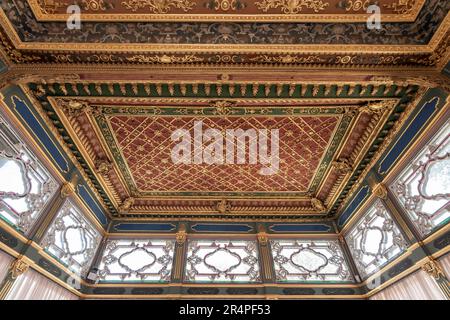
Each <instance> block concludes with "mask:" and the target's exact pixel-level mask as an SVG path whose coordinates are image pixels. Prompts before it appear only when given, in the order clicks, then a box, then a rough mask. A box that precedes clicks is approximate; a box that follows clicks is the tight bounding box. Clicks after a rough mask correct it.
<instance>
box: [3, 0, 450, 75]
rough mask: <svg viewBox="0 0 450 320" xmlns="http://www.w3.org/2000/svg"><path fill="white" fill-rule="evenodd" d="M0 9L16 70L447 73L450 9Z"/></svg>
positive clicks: (238, 4) (233, 5)
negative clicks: (283, 68)
mask: <svg viewBox="0 0 450 320" xmlns="http://www.w3.org/2000/svg"><path fill="white" fill-rule="evenodd" d="M72 3H74V2H73V1H72V0H15V1H2V2H1V9H2V10H0V21H1V26H2V29H3V30H2V32H0V35H1V38H2V39H1V40H2V44H3V49H4V51H5V52H6V54H7V55H8V56H9V57H10V59H11V60H12V61H13V62H16V63H91V64H116V65H117V64H120V65H122V64H127V65H129V64H138V65H154V64H165V65H192V64H199V65H207V64H214V65H217V64H221V65H250V64H251V65H276V66H278V65H293V66H305V67H308V68H309V67H312V68H323V67H329V66H333V67H344V68H348V67H364V68H370V67H378V68H383V67H386V68H391V67H398V68H402V67H403V68H404V67H408V68H411V67H418V68H424V67H428V68H433V69H436V68H437V69H442V68H443V66H444V65H445V63H446V62H447V61H448V54H449V53H448V47H449V41H450V40H449V39H450V36H449V27H450V16H449V14H448V12H449V9H450V2H449V1H447V0H380V1H377V4H378V5H379V6H380V9H381V28H380V29H370V28H368V27H367V23H366V20H367V17H368V15H367V14H366V13H364V12H365V10H366V9H365V8H367V6H368V5H369V4H372V2H371V1H370V0H367V1H366V0H361V1H360V0H348V1H347V0H307V1H306V0H305V1H266V0H261V1H246V0H236V1H215V0H183V1H151V0H142V1H141V0H127V1H124V0H117V1H116V0H113V1H101V0H79V1H75V3H78V4H79V5H80V7H81V26H80V28H79V29H73V30H70V29H69V28H68V27H67V23H66V19H67V14H65V13H64V12H66V10H67V5H69V4H72Z"/></svg>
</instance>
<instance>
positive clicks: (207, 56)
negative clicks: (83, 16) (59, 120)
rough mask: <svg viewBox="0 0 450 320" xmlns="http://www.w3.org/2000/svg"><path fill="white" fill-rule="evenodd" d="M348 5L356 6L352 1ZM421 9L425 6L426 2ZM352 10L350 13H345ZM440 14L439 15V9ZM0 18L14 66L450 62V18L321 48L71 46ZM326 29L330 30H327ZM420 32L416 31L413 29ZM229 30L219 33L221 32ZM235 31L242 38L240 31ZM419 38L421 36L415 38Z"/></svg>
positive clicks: (405, 64) (290, 45) (395, 6)
mask: <svg viewBox="0 0 450 320" xmlns="http://www.w3.org/2000/svg"><path fill="white" fill-rule="evenodd" d="M21 1H24V0H21ZM433 1H437V0H433ZM280 3H281V2H280ZM415 3H416V2H415ZM352 4H353V5H354V6H356V2H352ZM386 5H387V6H391V7H392V10H394V11H398V12H402V11H404V9H405V8H409V7H410V6H409V2H398V3H397V2H392V3H389V4H386ZM97 7H98V6H97ZM400 8H402V9H400ZM424 8H428V7H426V5H425V4H424ZM430 8H431V7H430ZM435 8H437V7H435ZM278 9H279V8H278ZM278 9H277V10H278ZM274 10H275V9H274ZM351 10H352V9H349V11H351ZM423 10H425V9H423ZM439 12H442V10H440V11H439ZM383 17H384V19H385V18H386V16H385V15H384V16H383ZM0 20H1V22H2V26H4V32H0V36H1V39H2V42H3V47H4V48H3V50H4V51H5V52H6V53H7V54H8V55H9V57H10V59H11V60H12V61H13V62H14V63H18V64H21V63H25V62H26V63H42V64H46V63H51V64H67V63H68V64H74V63H89V64H93V65H95V64H116V65H127V64H147V65H148V64H150V65H153V64H157V65H159V64H167V65H174V66H183V65H191V64H196V65H225V66H232V65H240V66H242V65H267V66H273V67H278V66H280V65H291V66H303V67H305V68H308V69H311V68H312V69H320V68H324V67H332V68H336V67H337V68H343V69H346V68H351V69H356V68H373V69H380V70H381V69H383V68H386V67H391V68H399V69H401V68H405V67H406V68H423V67H426V68H429V69H439V70H440V69H442V68H443V67H444V66H445V64H446V62H447V61H448V59H449V52H448V50H447V48H448V41H449V40H448V39H449V38H450V37H449V36H448V32H449V31H448V30H449V27H450V16H449V15H447V17H445V18H444V19H443V21H442V23H440V24H439V26H438V27H437V29H436V30H435V31H433V32H431V31H430V32H428V35H430V34H433V37H431V39H430V41H428V43H423V42H421V43H420V44H419V43H416V44H406V43H402V44H390V45H387V44H385V42H383V43H377V42H374V43H371V44H366V43H358V44H356V43H345V44H344V43H342V44H338V43H337V42H336V41H327V42H326V43H324V44H320V45H315V44H312V42H308V44H298V45H296V44H293V43H291V42H289V43H285V44H276V45H274V44H272V43H273V42H270V43H267V44H249V43H245V41H244V42H243V41H239V42H238V44H233V43H222V44H213V43H195V44H190V43H185V42H184V43H177V44H173V43H165V44H161V43H160V42H159V43H150V42H149V41H146V43H126V44H120V43H111V42H109V43H101V41H95V43H93V42H91V43H71V42H70V41H67V42H66V43H58V42H47V41H44V42H42V41H41V42H36V43H33V42H31V41H23V40H21V39H20V37H19V36H18V34H17V32H16V30H15V29H14V27H13V26H12V25H11V23H10V21H9V20H8V18H7V17H6V16H5V14H4V12H3V11H0ZM64 21H65V19H64ZM427 25H430V24H427ZM226 28H228V26H227V27H226ZM330 28H334V27H331V26H330ZM422 29H423V28H421V27H420V28H416V29H415V30H422ZM216 31H217V30H216ZM217 32H218V31H217ZM227 32H228V31H223V33H227ZM339 32H340V31H339ZM339 32H338V31H337V35H336V36H337V37H338V38H339V39H341V38H342V37H343V35H341V34H340V33H339ZM219 33H220V32H219ZM234 33H235V34H237V33H238V34H241V33H242V32H237V33H236V32H234ZM388 33H389V32H388ZM408 34H409V33H408ZM227 37H228V36H227ZM300 38H301V37H300ZM415 38H416V37H414V36H409V37H408V38H405V41H408V39H415ZM418 38H421V37H419V36H418ZM196 42H197V41H196ZM44 52H45V53H44Z"/></svg>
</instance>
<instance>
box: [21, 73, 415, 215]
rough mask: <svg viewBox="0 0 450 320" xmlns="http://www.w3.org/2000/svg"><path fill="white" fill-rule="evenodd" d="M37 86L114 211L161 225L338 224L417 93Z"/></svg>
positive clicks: (361, 87) (271, 86) (186, 85)
mask: <svg viewBox="0 0 450 320" xmlns="http://www.w3.org/2000/svg"><path fill="white" fill-rule="evenodd" d="M28 88H29V89H27V90H28V91H29V93H30V94H32V95H33V96H34V97H35V101H36V106H37V107H38V108H39V109H40V110H41V112H42V114H44V115H45V117H46V118H47V121H48V124H49V126H50V127H51V128H54V132H55V133H56V134H57V135H58V136H59V139H60V140H61V141H62V142H63V143H64V144H65V145H66V147H67V151H68V152H70V153H72V154H73V155H74V157H75V158H76V159H77V160H78V162H79V165H80V168H81V171H82V172H84V174H85V178H86V179H87V180H89V181H91V183H92V187H93V188H94V189H95V190H97V194H98V197H99V198H100V200H101V201H102V202H103V203H104V204H105V206H107V207H108V209H109V211H110V213H111V214H112V215H113V216H120V217H152V218H170V217H172V218H173V217H196V218H199V217H200V218H244V219H260V218H263V219H279V218H280V217H285V218H300V217H310V218H314V217H316V218H319V217H324V216H330V215H332V214H334V213H335V212H336V210H337V208H338V206H339V205H340V204H341V203H342V201H343V200H344V199H345V197H346V195H347V194H348V192H349V190H350V188H351V187H352V186H353V185H354V184H355V183H358V181H359V179H360V178H361V177H362V176H364V174H365V173H366V171H365V170H366V169H367V168H368V167H369V166H368V164H369V163H370V162H371V161H374V159H375V158H376V157H377V156H378V153H377V150H378V149H379V148H380V147H381V142H384V141H385V140H388V139H387V137H388V136H389V135H392V134H393V132H394V131H395V130H394V129H393V128H394V127H395V128H398V127H399V126H400V124H401V121H402V119H403V117H404V114H405V112H404V111H405V109H407V108H408V106H409V103H410V101H411V99H413V98H414V97H415V95H416V93H417V86H413V85H408V84H406V83H404V84H396V85H393V84H388V83H383V82H382V81H373V82H370V81H369V82H365V83H364V84H356V83H350V84H344V83H338V84H332V83H325V84H318V83H316V84H314V83H313V84H307V83H303V84H291V83H257V82H255V83H250V82H233V83H230V82H228V81H223V82H204V83H198V82H195V83H191V82H178V83H164V82H151V81H150V82H149V81H145V82H133V83H131V82H128V83H124V82H115V83H103V82H96V81H94V82H87V81H83V80H80V79H78V80H76V79H73V80H67V81H65V80H64V79H60V80H56V82H54V81H53V82H45V81H44V83H31V84H29V86H28ZM409 108H410V109H411V108H412V107H411V106H409ZM410 109H409V110H410ZM230 133H231V136H230V135H229V134H230ZM386 143H387V142H386Z"/></svg>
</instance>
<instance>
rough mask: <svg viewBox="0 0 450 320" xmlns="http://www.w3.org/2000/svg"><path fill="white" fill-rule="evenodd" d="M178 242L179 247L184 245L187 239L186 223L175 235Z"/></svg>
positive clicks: (181, 225)
mask: <svg viewBox="0 0 450 320" xmlns="http://www.w3.org/2000/svg"><path fill="white" fill-rule="evenodd" d="M175 237H176V241H177V243H178V244H179V245H183V244H184V243H185V242H186V239H187V232H186V225H185V224H184V223H182V224H180V227H179V229H178V232H177V233H176V234H175Z"/></svg>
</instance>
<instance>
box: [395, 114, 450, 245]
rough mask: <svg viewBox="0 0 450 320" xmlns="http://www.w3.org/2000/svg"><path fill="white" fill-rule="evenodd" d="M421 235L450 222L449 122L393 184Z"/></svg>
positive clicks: (397, 196)
mask: <svg viewBox="0 0 450 320" xmlns="http://www.w3.org/2000/svg"><path fill="white" fill-rule="evenodd" d="M390 189H391V190H392V192H393V194H394V195H395V197H396V198H397V199H398V201H399V202H400V204H401V205H402V206H403V208H404V209H405V211H406V212H407V213H408V215H409V217H410V219H411V220H412V222H413V223H414V225H415V226H416V228H417V230H418V231H419V232H420V234H421V235H422V236H426V235H427V234H429V233H430V232H431V231H433V229H435V228H436V227H437V226H439V225H442V224H445V223H447V222H448V221H449V219H450V122H447V123H446V124H445V125H444V126H443V127H442V128H441V130H439V132H438V133H437V134H436V135H435V136H434V137H433V138H432V139H431V140H430V142H429V143H428V144H427V145H426V146H425V147H424V148H423V149H422V150H421V151H420V152H419V153H418V154H417V156H416V157H415V158H414V160H412V161H411V162H410V163H409V165H408V166H407V167H406V168H405V169H404V170H403V172H402V173H401V174H400V175H399V176H398V177H397V179H396V180H395V181H394V183H393V184H392V185H390Z"/></svg>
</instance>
